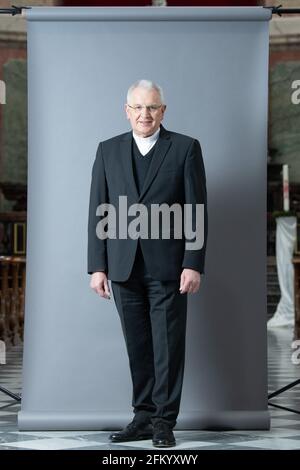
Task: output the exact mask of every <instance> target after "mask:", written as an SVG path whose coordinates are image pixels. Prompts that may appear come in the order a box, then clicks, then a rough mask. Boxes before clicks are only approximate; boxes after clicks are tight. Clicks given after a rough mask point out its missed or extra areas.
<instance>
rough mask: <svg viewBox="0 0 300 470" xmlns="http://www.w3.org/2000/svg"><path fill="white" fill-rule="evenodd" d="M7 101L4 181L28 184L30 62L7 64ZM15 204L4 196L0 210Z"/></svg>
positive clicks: (4, 113)
mask: <svg viewBox="0 0 300 470" xmlns="http://www.w3.org/2000/svg"><path fill="white" fill-rule="evenodd" d="M3 80H4V81H5V84H6V104H5V105H3V106H2V117H3V121H2V122H3V128H2V162H3V164H2V165H3V166H2V168H3V171H2V174H1V181H5V182H12V183H23V184H27V63H26V61H25V60H21V59H12V60H9V61H8V62H6V64H4V66H3ZM11 205H12V203H11V202H9V201H6V200H5V199H4V200H3V199H2V202H1V207H0V210H2V211H5V210H9V209H10V207H11Z"/></svg>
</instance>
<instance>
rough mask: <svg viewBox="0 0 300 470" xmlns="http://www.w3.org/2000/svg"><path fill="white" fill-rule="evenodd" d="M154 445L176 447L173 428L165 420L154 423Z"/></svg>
mask: <svg viewBox="0 0 300 470" xmlns="http://www.w3.org/2000/svg"><path fill="white" fill-rule="evenodd" d="M152 442H153V445H154V447H174V446H176V441H175V437H174V434H173V431H172V428H171V427H170V425H168V423H166V422H164V421H157V422H156V423H154V425H153V439H152Z"/></svg>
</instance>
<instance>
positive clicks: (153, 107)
mask: <svg viewBox="0 0 300 470" xmlns="http://www.w3.org/2000/svg"><path fill="white" fill-rule="evenodd" d="M127 106H129V108H131V109H133V110H134V112H135V113H137V114H138V113H141V112H142V109H143V108H146V109H147V111H150V113H156V111H158V110H159V108H161V107H162V104H150V105H149V106H142V105H140V104H137V105H136V106H130V104H127Z"/></svg>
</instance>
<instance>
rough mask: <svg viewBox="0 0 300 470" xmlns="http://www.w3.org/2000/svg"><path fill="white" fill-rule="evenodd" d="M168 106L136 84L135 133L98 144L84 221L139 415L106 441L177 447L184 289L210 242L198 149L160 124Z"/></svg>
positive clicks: (150, 88)
mask: <svg viewBox="0 0 300 470" xmlns="http://www.w3.org/2000/svg"><path fill="white" fill-rule="evenodd" d="M165 110H166V105H165V103H164V98H163V92H162V89H161V88H160V87H159V86H158V85H156V84H154V83H153V82H150V81H148V80H140V81H139V82H136V83H135V84H134V85H132V86H131V87H130V89H129V90H128V94H127V104H126V105H125V111H126V114H127V118H128V119H129V121H130V124H131V127H132V131H130V132H127V133H125V134H122V135H119V136H116V137H113V138H111V139H108V140H106V141H104V142H100V144H99V146H98V150H97V154H96V159H95V162H94V165H93V170H92V181H91V192H90V206H89V222H88V273H89V274H92V276H91V283H90V286H91V288H92V289H93V290H94V291H95V292H96V293H98V294H99V295H100V296H101V297H103V298H106V299H108V298H110V289H109V284H108V279H110V280H111V287H112V291H113V296H114V300H115V303H116V307H117V310H118V314H119V316H120V320H121V325H122V330H123V334H124V338H125V342H126V347H127V353H128V358H129V366H130V372H131V378H132V384H133V396H132V406H133V410H134V419H133V421H132V422H131V423H130V424H129V425H127V426H126V427H125V428H124V429H123V430H121V431H119V432H115V433H113V434H111V436H110V440H111V441H113V442H123V441H131V440H139V439H149V438H152V440H153V445H154V446H156V447H170V446H174V445H176V442H175V438H174V434H173V431H172V429H173V428H174V426H175V424H176V419H177V416H178V413H179V406H180V399H181V391H182V382H183V374H184V359H185V333H186V312H187V294H188V293H195V292H197V291H198V289H199V287H200V275H201V274H202V273H204V261H205V250H206V241H207V208H206V178H205V170H204V165H203V159H202V152H201V147H200V144H199V142H198V140H196V139H193V138H191V137H188V136H186V135H182V134H178V133H175V132H171V131H168V130H166V129H165V128H164V127H163V126H162V125H161V122H162V120H163V117H164V113H165ZM188 206H189V209H190V211H189V215H188V216H186V214H185V215H184V211H185V208H186V207H188ZM99 207H101V209H100V208H99ZM158 207H160V208H162V209H166V207H167V208H173V209H174V212H172V210H170V211H169V217H167V218H166V217H165V219H163V221H162V222H161V218H159V217H157V218H156V219H155V218H154V217H153V214H156V215H157V214H158V212H157V209H158ZM199 207H200V208H201V210H200V211H198V209H199ZM97 208H98V209H97ZM128 208H131V209H129V210H128ZM133 209H135V210H136V209H138V210H137V211H136V212H135V213H134V211H133ZM153 209H155V210H156V212H155V210H154V211H153V213H151V211H152V210H153ZM175 209H176V210H177V213H176V214H175V212H176V210H175ZM201 211H202V212H201ZM137 212H138V214H139V216H140V217H138V220H137V218H135V219H134V218H133V215H136V214H137ZM162 212H163V210H162ZM150 213H151V214H150ZM109 214H110V216H109ZM172 214H173V218H172ZM199 214H202V220H201V221H200V222H201V223H200V225H199V220H197V219H199V217H197V216H198V215H199ZM160 215H161V216H162V217H164V215H166V213H165V214H164V215H163V214H162V213H161V214H160ZM114 216H115V217H114ZM178 216H179V217H178ZM187 221H188V222H189V223H190V232H189V233H190V234H192V236H187V230H186V225H187ZM105 225H106V229H107V230H106V231H105V229H104V226H105ZM124 227H125V229H124ZM141 227H142V228H141ZM201 227H202V229H201ZM127 229H128V231H127ZM200 231H201V234H200ZM199 239H200V240H201V241H200V243H199Z"/></svg>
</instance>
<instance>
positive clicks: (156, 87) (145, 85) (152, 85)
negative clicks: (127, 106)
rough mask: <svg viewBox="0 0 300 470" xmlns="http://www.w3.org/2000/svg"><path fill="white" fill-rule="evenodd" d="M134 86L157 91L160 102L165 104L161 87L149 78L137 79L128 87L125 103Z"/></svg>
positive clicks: (128, 99)
mask: <svg viewBox="0 0 300 470" xmlns="http://www.w3.org/2000/svg"><path fill="white" fill-rule="evenodd" d="M136 88H145V89H146V90H155V91H157V92H158V94H159V97H160V101H161V103H162V104H165V99H164V93H163V90H162V88H161V87H160V86H159V85H157V83H154V82H152V81H151V80H138V81H137V82H135V83H134V84H133V85H131V87H130V88H129V90H128V92H127V103H129V101H130V98H131V94H132V92H133V90H135V89H136Z"/></svg>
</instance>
